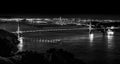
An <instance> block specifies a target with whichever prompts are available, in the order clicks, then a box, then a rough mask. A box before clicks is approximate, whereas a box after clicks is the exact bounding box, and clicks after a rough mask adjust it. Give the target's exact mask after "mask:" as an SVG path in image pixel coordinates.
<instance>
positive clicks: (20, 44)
mask: <svg viewBox="0 0 120 64" xmlns="http://www.w3.org/2000/svg"><path fill="white" fill-rule="evenodd" d="M18 40H19V41H20V43H19V44H18V49H19V51H23V37H19V39H18Z"/></svg>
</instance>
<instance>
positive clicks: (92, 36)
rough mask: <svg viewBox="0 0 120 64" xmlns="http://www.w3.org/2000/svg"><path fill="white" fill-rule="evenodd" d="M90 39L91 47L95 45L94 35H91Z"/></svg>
mask: <svg viewBox="0 0 120 64" xmlns="http://www.w3.org/2000/svg"><path fill="white" fill-rule="evenodd" d="M89 39H90V46H92V45H93V39H94V34H93V33H92V34H89Z"/></svg>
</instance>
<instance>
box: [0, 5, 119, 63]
mask: <svg viewBox="0 0 120 64" xmlns="http://www.w3.org/2000/svg"><path fill="white" fill-rule="evenodd" d="M0 64H120V12H119V10H118V9H106V8H105V9H101V8H100V9H99V7H98V8H97V9H95V8H88V9H87V8H79V10H78V9H77V8H73V7H72V8H70V7H69V9H65V8H62V7H58V8H57V9H55V8H47V9H45V8H44V9H42V8H29V9H27V8H25V9H22V8H17V9H5V11H4V10H2V9H1V11H0Z"/></svg>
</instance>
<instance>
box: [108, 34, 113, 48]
mask: <svg viewBox="0 0 120 64" xmlns="http://www.w3.org/2000/svg"><path fill="white" fill-rule="evenodd" d="M113 34H114V32H110V33H109V32H108V35H107V40H108V49H112V48H113V37H114V36H113Z"/></svg>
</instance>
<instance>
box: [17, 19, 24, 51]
mask: <svg viewBox="0 0 120 64" xmlns="http://www.w3.org/2000/svg"><path fill="white" fill-rule="evenodd" d="M17 22H18V28H17V35H18V36H17V37H18V41H19V42H20V43H19V44H18V49H19V51H22V50H23V37H21V36H20V34H21V33H22V32H21V31H20V24H19V21H17Z"/></svg>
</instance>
